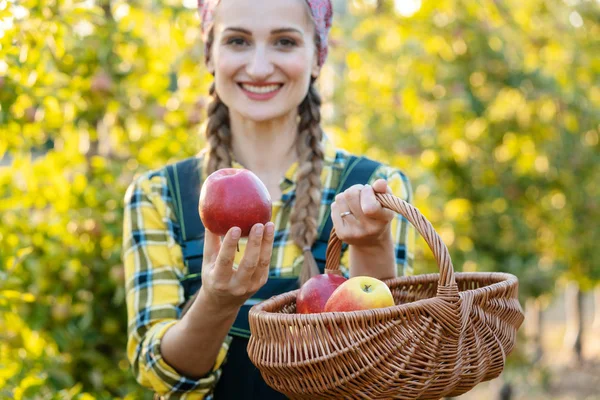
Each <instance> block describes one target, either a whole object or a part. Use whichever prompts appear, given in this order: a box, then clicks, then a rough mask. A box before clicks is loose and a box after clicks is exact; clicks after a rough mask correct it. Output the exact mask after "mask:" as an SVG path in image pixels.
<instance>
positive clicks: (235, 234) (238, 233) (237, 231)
mask: <svg viewBox="0 0 600 400" xmlns="http://www.w3.org/2000/svg"><path fill="white" fill-rule="evenodd" d="M241 235H242V230H241V229H240V228H237V227H235V228H233V230H232V231H231V237H232V238H233V239H239V238H240V236H241Z"/></svg>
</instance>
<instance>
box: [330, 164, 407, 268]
mask: <svg viewBox="0 0 600 400" xmlns="http://www.w3.org/2000/svg"><path fill="white" fill-rule="evenodd" d="M377 179H385V180H386V181H387V183H388V186H389V187H390V189H392V193H393V194H394V196H396V197H399V198H401V199H402V200H404V201H406V202H407V203H412V201H413V196H412V187H411V184H410V180H409V179H408V177H407V176H406V175H405V174H404V173H403V172H402V171H400V170H399V169H396V168H393V167H390V166H387V165H382V166H380V167H379V168H377V170H376V171H375V173H374V174H373V176H372V177H371V179H370V180H369V182H368V183H369V184H372V183H373V182H375V181H376V180H377ZM391 229H392V237H393V239H394V252H395V257H396V268H397V273H398V276H406V275H412V274H413V261H414V249H415V228H414V227H413V226H412V225H411V224H410V222H408V220H407V219H406V218H404V217H403V216H402V215H400V214H398V213H397V214H396V216H395V217H394V219H393V220H392V224H391ZM340 264H342V265H343V266H344V267H343V268H342V269H343V270H347V267H345V266H348V265H350V252H349V251H344V253H343V255H342V259H341V262H340Z"/></svg>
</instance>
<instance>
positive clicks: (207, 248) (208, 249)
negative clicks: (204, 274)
mask: <svg viewBox="0 0 600 400" xmlns="http://www.w3.org/2000/svg"><path fill="white" fill-rule="evenodd" d="M220 249H221V239H220V238H219V236H217V235H215V234H214V233H212V232H211V231H209V230H208V229H206V230H205V233H204V253H203V254H204V258H203V260H202V269H204V266H205V265H210V264H213V263H214V262H215V261H216V259H217V255H218V254H219V250H220Z"/></svg>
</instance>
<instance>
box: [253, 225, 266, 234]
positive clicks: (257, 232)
mask: <svg viewBox="0 0 600 400" xmlns="http://www.w3.org/2000/svg"><path fill="white" fill-rule="evenodd" d="M263 229H264V227H263V226H262V225H259V226H257V227H256V230H255V231H254V234H255V235H256V236H261V235H262V233H263Z"/></svg>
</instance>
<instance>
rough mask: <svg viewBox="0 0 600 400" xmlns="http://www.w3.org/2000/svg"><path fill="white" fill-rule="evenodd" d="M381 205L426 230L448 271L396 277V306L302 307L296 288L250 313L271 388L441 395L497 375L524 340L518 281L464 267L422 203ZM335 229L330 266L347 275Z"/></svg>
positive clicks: (299, 394)
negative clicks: (303, 310) (456, 263)
mask: <svg viewBox="0 0 600 400" xmlns="http://www.w3.org/2000/svg"><path fill="white" fill-rule="evenodd" d="M377 197H378V199H379V201H380V202H381V204H383V205H384V206H385V207H387V208H389V209H391V210H394V211H396V212H398V213H400V214H402V215H403V216H404V217H405V218H407V219H408V221H410V223H411V224H413V225H414V226H415V228H416V229H417V230H418V232H419V233H420V234H421V235H422V236H423V238H424V239H425V241H426V242H427V244H428V245H429V247H430V248H431V250H432V251H433V254H434V255H435V258H436V260H437V264H438V266H439V269H440V273H439V274H428V275H418V276H409V277H400V278H394V279H389V280H386V281H385V282H386V284H387V285H388V286H389V287H390V289H391V291H392V293H393V295H394V299H395V301H396V305H395V306H393V307H388V308H380V309H374V310H366V311H353V312H331V313H321V314H296V313H295V311H296V294H297V292H298V291H297V290H296V291H292V292H288V293H284V294H281V295H278V296H274V297H272V298H271V299H269V300H266V301H264V302H262V303H260V304H257V305H256V306H254V307H253V308H252V309H251V310H250V314H249V320H250V330H251V332H252V335H251V338H250V342H249V344H248V354H249V357H250V360H251V361H252V362H253V363H254V365H256V367H257V368H258V369H259V370H260V372H261V374H262V376H263V378H264V379H265V381H266V382H267V384H268V385H270V386H271V387H273V388H274V389H276V390H278V391H280V392H282V393H284V394H285V395H286V396H288V397H289V398H292V399H321V398H323V399H344V398H357V399H392V398H395V399H439V398H441V397H444V396H458V395H460V394H462V393H465V392H467V391H469V390H470V389H472V388H473V387H474V386H475V385H477V384H478V383H480V382H482V381H486V380H489V379H493V378H495V377H497V376H498V375H499V374H500V373H501V372H502V369H503V368H504V363H505V360H506V356H507V355H508V354H509V353H510V352H511V350H512V349H513V347H514V345H515V339H516V333H517V329H518V328H519V326H520V325H521V323H522V322H523V310H522V309H521V306H520V304H519V301H518V298H517V292H518V281H517V278H516V277H515V276H513V275H510V274H505V273H455V272H454V269H453V267H452V261H451V260H450V255H449V253H448V249H447V248H446V246H445V244H444V243H443V242H442V240H441V238H440V237H439V235H438V234H437V233H436V231H435V230H434V229H433V227H432V226H431V224H430V223H429V221H427V219H426V218H425V217H424V216H423V215H422V214H421V213H420V212H419V211H418V210H417V209H416V208H415V207H413V206H411V205H410V204H408V203H406V202H405V201H403V200H401V199H399V198H397V197H395V196H393V195H389V194H378V195H377ZM340 251H341V242H340V240H339V238H338V237H337V235H336V234H335V230H333V231H332V232H331V236H330V240H329V244H328V248H327V266H326V268H327V270H328V271H327V272H330V273H339V261H340Z"/></svg>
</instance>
